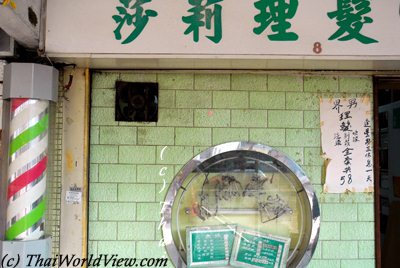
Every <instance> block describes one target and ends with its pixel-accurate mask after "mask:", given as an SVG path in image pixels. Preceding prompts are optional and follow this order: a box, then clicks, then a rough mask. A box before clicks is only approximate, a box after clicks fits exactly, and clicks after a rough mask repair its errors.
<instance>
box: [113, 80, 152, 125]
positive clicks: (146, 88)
mask: <svg viewBox="0 0 400 268" xmlns="http://www.w3.org/2000/svg"><path fill="white" fill-rule="evenodd" d="M115 88H116V97H115V121H125V122H157V119H158V83H139V82H123V81H117V82H116V83H115Z"/></svg>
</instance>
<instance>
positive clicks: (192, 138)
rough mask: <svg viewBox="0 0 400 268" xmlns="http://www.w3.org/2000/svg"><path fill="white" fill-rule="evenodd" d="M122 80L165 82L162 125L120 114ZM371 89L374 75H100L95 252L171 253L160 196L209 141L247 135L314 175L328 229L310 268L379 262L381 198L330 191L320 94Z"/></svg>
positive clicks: (96, 78)
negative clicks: (376, 205)
mask: <svg viewBox="0 0 400 268" xmlns="http://www.w3.org/2000/svg"><path fill="white" fill-rule="evenodd" d="M118 79H119V80H123V81H132V82H158V83H159V88H160V92H159V94H160V97H159V99H160V100H159V101H160V102H159V106H160V109H159V121H158V122H157V123H147V124H146V123H126V122H120V123H118V122H115V121H114V103H115V100H114V98H115V90H114V85H115V81H116V80H118ZM364 95H369V96H371V97H372V77H368V76H351V75H350V74H349V76H346V75H340V76H321V75H318V74H316V75H308V74H307V75H301V74H300V75H297V74H296V75H269V74H244V73H243V74H237V73H234V74H215V73H214V74H212V73H195V74H190V73H189V74H188V73H165V72H164V73H163V72H160V73H146V74H142V73H134V72H108V73H107V72H104V73H100V72H98V73H94V74H93V83H92V108H91V137H90V194H89V254H95V255H98V254H106V253H109V254H119V257H124V256H126V257H137V258H146V257H147V258H148V257H162V256H166V253H165V251H164V248H163V247H160V246H159V244H160V240H161V238H162V234H161V231H160V230H159V229H158V225H159V221H160V219H161V215H160V209H161V204H160V202H162V201H163V200H164V197H165V194H166V192H167V189H168V184H169V183H170V182H171V181H172V179H173V177H174V175H175V174H176V173H177V172H178V171H179V169H180V168H181V167H182V166H183V165H184V164H185V163H186V162H187V161H189V160H190V159H191V158H192V157H193V156H194V155H196V154H198V153H199V152H201V151H203V150H205V149H206V148H208V147H210V146H212V145H216V144H220V143H223V142H228V141H236V140H244V141H253V142H260V143H263V144H266V145H269V146H271V147H276V148H277V149H279V150H282V151H283V152H285V153H286V154H288V155H289V156H290V157H291V158H292V159H294V160H295V161H296V162H297V163H298V164H299V165H300V166H301V167H302V168H303V169H304V170H305V172H306V174H307V175H308V177H309V178H310V180H311V182H312V184H313V186H314V189H315V191H316V193H317V196H318V199H319V202H320V208H321V232H320V239H319V243H318V246H317V249H316V252H315V254H314V257H313V259H312V261H311V263H310V265H309V267H318V268H320V267H324V268H326V267H352V268H355V267H371V268H372V267H375V266H374V263H375V260H374V211H373V195H372V194H365V193H356V194H324V193H322V182H321V177H322V175H321V174H322V170H323V159H322V157H321V156H320V152H321V146H320V129H319V98H320V97H345V96H349V97H355V96H364ZM165 146H167V147H166V148H165ZM164 148H165V149H164ZM163 149H164V151H163V153H162V154H161V151H162V150H163ZM161 155H162V157H161ZM161 171H162V172H161ZM164 181H165V182H166V187H164ZM163 188H165V189H163ZM169 266H171V267H173V265H172V263H169Z"/></svg>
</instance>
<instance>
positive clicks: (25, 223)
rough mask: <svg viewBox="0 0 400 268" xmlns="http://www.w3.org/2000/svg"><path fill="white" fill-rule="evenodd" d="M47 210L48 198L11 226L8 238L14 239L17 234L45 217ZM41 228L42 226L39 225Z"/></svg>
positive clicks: (7, 233) (7, 232)
mask: <svg viewBox="0 0 400 268" xmlns="http://www.w3.org/2000/svg"><path fill="white" fill-rule="evenodd" d="M45 211H46V200H45V199H42V201H41V202H40V203H39V204H38V206H37V207H35V208H34V209H32V211H31V212H29V213H28V214H27V215H25V216H24V217H22V218H21V219H19V220H18V221H17V222H16V223H14V224H13V225H11V226H10V228H8V229H7V231H6V240H14V239H15V238H16V237H17V236H19V235H20V234H22V233H23V232H25V231H27V230H28V229H29V228H31V227H32V226H33V225H34V224H35V223H37V222H38V221H39V220H40V219H42V218H43V217H44V214H45ZM38 228H40V227H38Z"/></svg>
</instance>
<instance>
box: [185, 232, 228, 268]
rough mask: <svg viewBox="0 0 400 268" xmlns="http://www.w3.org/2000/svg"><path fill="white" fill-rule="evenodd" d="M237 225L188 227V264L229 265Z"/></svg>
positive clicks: (192, 265) (198, 265) (201, 265)
mask: <svg viewBox="0 0 400 268" xmlns="http://www.w3.org/2000/svg"><path fill="white" fill-rule="evenodd" d="M235 231H236V227H230V226H224V227H198V228H188V229H187V231H186V232H187V233H186V239H187V266H188V267H207V266H227V265H228V264H229V258H230V255H231V251H232V245H233V240H234V238H235Z"/></svg>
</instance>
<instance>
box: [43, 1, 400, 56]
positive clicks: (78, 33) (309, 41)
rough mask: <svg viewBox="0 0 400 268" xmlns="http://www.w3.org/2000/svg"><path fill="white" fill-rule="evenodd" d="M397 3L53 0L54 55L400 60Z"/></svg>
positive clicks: (50, 36)
mask: <svg viewBox="0 0 400 268" xmlns="http://www.w3.org/2000/svg"><path fill="white" fill-rule="evenodd" d="M398 10H399V2H398V1H397V0H385V1H384V2H382V1H377V0H357V1H356V0H325V1H321V0H307V1H299V0H246V1H238V0H202V1H201V0H200V1H193V0H96V1H94V0H79V1H77V0H71V1H65V0H52V1H47V22H46V28H47V29H46V51H47V52H49V53H75V54H76V53H97V54H124V53H125V54H137V55H145V54H153V55H154V54H157V55H171V54H172V55H196V56H197V57H205V56H207V55H220V56H224V55H239V56H240V55H242V56H246V57H257V58H259V57H263V56H264V57H265V56H271V55H272V56H274V55H280V56H282V55H284V56H316V55H325V56H335V57H339V56H340V57H345V58H346V57H354V56H378V57H382V56H384V57H387V56H400V32H399V31H398V29H399V27H400V17H399V12H398Z"/></svg>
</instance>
